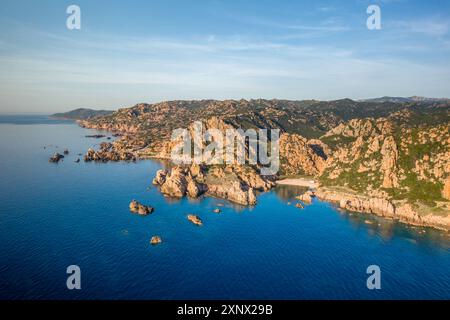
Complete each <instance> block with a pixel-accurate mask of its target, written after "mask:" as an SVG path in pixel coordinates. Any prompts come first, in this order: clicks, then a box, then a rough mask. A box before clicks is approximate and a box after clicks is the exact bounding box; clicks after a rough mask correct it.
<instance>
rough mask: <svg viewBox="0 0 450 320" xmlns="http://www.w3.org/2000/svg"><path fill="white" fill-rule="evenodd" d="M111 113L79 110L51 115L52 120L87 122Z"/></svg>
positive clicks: (107, 111)
mask: <svg viewBox="0 0 450 320" xmlns="http://www.w3.org/2000/svg"><path fill="white" fill-rule="evenodd" d="M112 113H113V111H109V110H93V109H86V108H79V109H75V110H71V111H68V112H62V113H55V114H52V115H51V117H52V118H56V119H68V120H87V119H90V118H93V117H97V116H106V115H110V114H112Z"/></svg>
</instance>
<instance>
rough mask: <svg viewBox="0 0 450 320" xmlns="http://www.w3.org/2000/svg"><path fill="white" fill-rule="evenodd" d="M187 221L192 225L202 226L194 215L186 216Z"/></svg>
mask: <svg viewBox="0 0 450 320" xmlns="http://www.w3.org/2000/svg"><path fill="white" fill-rule="evenodd" d="M187 219H188V220H189V221H190V222H192V223H193V224H195V225H197V226H202V225H203V222H202V220H201V219H200V217H199V216H196V215H194V214H188V216H187Z"/></svg>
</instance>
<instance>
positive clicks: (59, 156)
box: [48, 152, 64, 163]
mask: <svg viewBox="0 0 450 320" xmlns="http://www.w3.org/2000/svg"><path fill="white" fill-rule="evenodd" d="M63 158H64V156H63V155H62V154H60V153H58V152H56V153H55V154H54V155H52V156H51V157H50V159H48V161H49V162H53V163H58V162H59V161H60V160H61V159H63Z"/></svg>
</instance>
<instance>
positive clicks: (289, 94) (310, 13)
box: [0, 0, 450, 113]
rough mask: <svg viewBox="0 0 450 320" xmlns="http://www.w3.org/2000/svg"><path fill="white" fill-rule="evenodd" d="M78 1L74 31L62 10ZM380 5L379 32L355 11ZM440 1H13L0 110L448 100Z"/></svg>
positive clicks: (4, 19)
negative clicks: (210, 101) (188, 102)
mask: <svg viewBox="0 0 450 320" xmlns="http://www.w3.org/2000/svg"><path fill="white" fill-rule="evenodd" d="M71 4H76V5H78V6H80V8H81V30H68V29H67V28H66V19H67V17H68V15H67V14H66V8H67V7H68V6H69V5H71ZM370 4H378V5H379V6H380V7H381V19H382V20H381V21H382V29H381V30H372V31H371V30H368V29H367V27H366V19H367V17H368V14H367V13H366V9H367V7H368V6H369V5H370ZM449 33H450V2H447V1H445V2H444V1H413V0H410V1H408V0H384V1H365V0H342V1H337V0H335V1H299V0H297V1H287V0H286V1H266V0H246V1H245V0H240V1H237V0H231V1H230V0H227V1H221V0H211V1H206V0H195V1H194V0H184V1H174V0H172V1H167V0H165V1H162V0H161V1H106V0H102V1H100V0H89V1H84V0H83V1H81V0H73V1H55V0H40V1H31V0H30V1H22V0H14V1H12V0H2V2H1V10H0V112H8V113H11V112H54V111H62V110H69V109H72V108H77V107H92V108H109V109H116V108H119V107H124V106H130V105H133V104H135V103H138V102H157V101H161V100H175V99H206V98H214V99H228V98H231V99H240V98H247V99H249V98H268V99H271V98H283V99H323V100H330V99H340V98H345V97H349V98H353V99H359V98H369V97H376V96H384V95H393V96H411V95H423V96H430V97H450V34H449Z"/></svg>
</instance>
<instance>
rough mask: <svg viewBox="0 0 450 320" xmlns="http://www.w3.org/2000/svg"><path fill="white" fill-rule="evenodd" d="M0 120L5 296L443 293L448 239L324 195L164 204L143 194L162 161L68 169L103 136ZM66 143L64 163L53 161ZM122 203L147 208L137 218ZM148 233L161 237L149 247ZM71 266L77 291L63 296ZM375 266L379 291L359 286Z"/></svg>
mask: <svg viewBox="0 0 450 320" xmlns="http://www.w3.org/2000/svg"><path fill="white" fill-rule="evenodd" d="M0 123H1V124H0V148H1V154H0V168H1V169H0V298H1V299H94V298H103V299H228V298H230V299H418V298H425V299H435V298H440V299H450V247H449V246H450V239H449V237H448V235H447V234H445V233H442V232H438V231H434V230H431V229H421V228H411V227H406V226H404V225H401V224H398V223H393V222H391V221H388V220H383V219H379V218H376V217H373V216H368V215H359V214H350V213H346V212H340V211H338V210H336V209H335V208H334V207H333V206H331V205H329V204H327V203H323V202H319V201H315V202H314V203H313V204H312V205H310V206H308V207H306V208H305V209H304V210H299V209H297V208H295V207H294V206H293V205H288V204H287V202H289V201H292V202H293V197H294V196H295V195H296V194H298V192H299V190H296V189H295V188H289V187H284V188H278V189H276V190H274V191H271V192H268V193H264V194H261V195H259V197H258V205H257V206H256V207H254V208H239V207H236V206H232V205H230V204H229V203H227V202H226V201H222V200H218V199H212V198H206V199H203V200H201V201H192V200H188V199H183V200H180V201H175V202H173V201H168V200H166V199H165V198H164V197H163V196H162V195H161V194H160V193H159V192H158V190H157V189H156V188H154V187H152V186H151V180H152V178H153V176H154V173H155V171H156V170H158V169H159V168H161V167H162V165H161V164H160V163H158V162H155V161H141V162H137V163H107V164H96V163H84V162H80V163H75V159H76V158H77V157H78V155H77V154H78V153H84V152H85V151H86V150H87V148H89V147H90V146H92V145H98V144H99V143H100V142H101V141H104V140H101V139H99V140H97V139H90V138H85V137H84V136H85V135H86V134H92V133H93V132H94V131H92V130H86V129H82V128H79V127H78V126H77V125H75V124H73V123H71V122H64V121H52V120H48V119H47V118H45V117H34V118H33V117H31V116H28V117H26V118H23V117H15V119H14V118H13V117H9V118H8V119H5V117H0ZM64 148H68V149H69V150H70V155H69V156H67V157H66V158H65V159H64V161H62V162H60V163H59V164H52V163H49V162H48V158H49V156H50V155H51V154H52V153H54V152H55V151H59V152H61V151H62V150H63V149H64ZM131 199H137V200H140V201H141V202H143V203H145V204H149V205H152V206H154V207H155V208H156V210H155V212H154V213H153V214H152V215H150V216H147V217H140V216H137V215H133V214H131V213H130V212H129V211H128V204H129V202H130V200H131ZM219 203H223V204H225V206H224V207H223V208H222V209H223V210H222V213H221V214H215V213H213V212H212V210H213V209H214V208H216V207H217V205H218V204H219ZM189 213H195V214H198V215H199V216H200V217H201V218H202V220H203V221H204V226H203V227H196V226H194V225H192V224H191V223H189V222H188V221H187V219H186V215H187V214H189ZM368 222H370V224H369V223H368ZM423 230H425V232H423ZM153 235H160V236H161V237H162V238H163V241H164V242H163V243H162V244H161V245H159V246H154V247H152V246H151V245H150V244H149V240H150V238H151V237H152V236H153ZM72 264H75V265H78V266H80V268H81V286H82V289H81V290H79V291H77V290H75V291H69V290H68V289H67V288H66V279H67V274H66V268H67V266H69V265H72ZM372 264H376V265H378V266H380V268H381V285H382V289H381V290H375V291H371V290H368V289H367V287H366V279H367V276H368V275H367V274H366V268H367V267H368V266H369V265H372Z"/></svg>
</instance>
